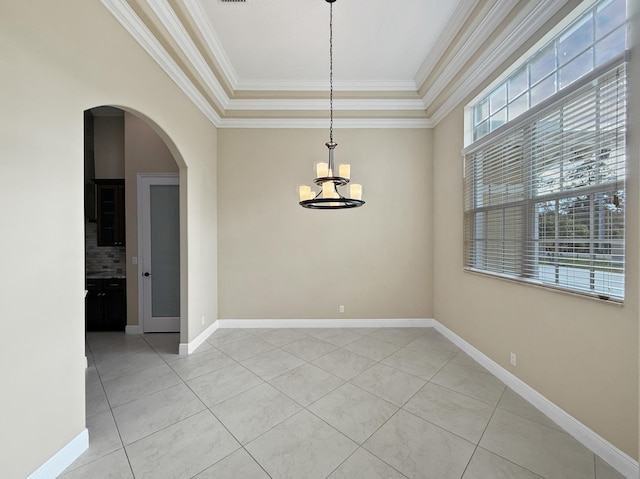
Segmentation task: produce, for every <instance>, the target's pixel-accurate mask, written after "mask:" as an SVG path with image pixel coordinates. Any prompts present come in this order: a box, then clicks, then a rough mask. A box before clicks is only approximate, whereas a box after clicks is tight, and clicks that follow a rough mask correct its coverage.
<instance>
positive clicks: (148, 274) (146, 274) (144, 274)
mask: <svg viewBox="0 0 640 479" xmlns="http://www.w3.org/2000/svg"><path fill="white" fill-rule="evenodd" d="M143 276H151V273H143Z"/></svg>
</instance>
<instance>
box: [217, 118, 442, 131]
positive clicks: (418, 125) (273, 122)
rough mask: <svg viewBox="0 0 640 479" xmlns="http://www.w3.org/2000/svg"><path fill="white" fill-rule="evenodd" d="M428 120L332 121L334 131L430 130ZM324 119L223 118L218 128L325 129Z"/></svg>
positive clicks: (348, 119) (344, 119) (353, 119)
mask: <svg viewBox="0 0 640 479" xmlns="http://www.w3.org/2000/svg"><path fill="white" fill-rule="evenodd" d="M433 126H434V124H433V122H432V121H431V120H430V119H428V118H416V119H411V118H338V119H334V120H333V127H334V129H338V128H344V129H349V128H353V129H375V128H388V129H396V128H407V129H426V128H432V127H433ZM327 127H328V122H327V119H326V118H224V119H222V120H221V122H220V125H219V126H218V128H310V129H311V128H318V129H326V128H327Z"/></svg>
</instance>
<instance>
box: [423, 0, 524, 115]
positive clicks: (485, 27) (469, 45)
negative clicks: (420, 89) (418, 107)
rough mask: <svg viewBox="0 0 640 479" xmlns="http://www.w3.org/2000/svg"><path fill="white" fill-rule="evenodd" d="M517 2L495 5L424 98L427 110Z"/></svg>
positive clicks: (512, 0) (513, 0)
mask: <svg viewBox="0 0 640 479" xmlns="http://www.w3.org/2000/svg"><path fill="white" fill-rule="evenodd" d="M517 3H518V2H517V0H498V1H497V2H496V3H494V4H493V6H492V7H491V9H490V11H489V13H487V15H485V16H484V18H483V19H482V21H481V22H480V24H479V25H478V27H477V28H476V29H475V30H474V31H473V33H472V34H471V35H470V36H469V38H467V40H466V41H465V42H464V44H463V45H462V46H461V47H460V48H459V49H458V51H457V52H456V54H455V56H454V57H453V59H452V60H451V61H450V62H449V63H448V64H447V66H446V68H445V70H444V71H443V72H442V74H441V75H439V76H438V78H437V79H436V81H435V82H434V83H433V85H432V86H431V87H430V88H429V89H428V90H427V92H426V93H425V94H424V96H423V97H422V100H423V102H424V105H425V108H428V107H429V105H431V103H432V102H433V101H434V100H435V99H436V98H437V97H438V96H439V95H440V94H441V93H442V91H443V90H444V89H445V88H446V87H447V86H448V85H450V84H451V82H452V81H454V79H455V78H456V77H457V76H458V75H459V73H460V70H462V68H463V67H464V66H465V65H466V64H467V63H468V62H469V60H470V59H471V58H472V57H473V55H474V54H475V53H476V52H477V50H478V48H479V47H480V46H481V45H482V44H483V43H484V42H485V41H486V40H487V39H488V38H489V36H490V35H491V34H492V33H493V32H494V31H495V29H496V28H497V27H498V26H499V25H500V23H502V21H503V20H504V19H505V18H506V17H507V15H508V14H509V12H511V10H512V9H513V8H514V7H515V6H516V4H517Z"/></svg>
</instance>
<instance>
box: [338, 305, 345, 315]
mask: <svg viewBox="0 0 640 479" xmlns="http://www.w3.org/2000/svg"><path fill="white" fill-rule="evenodd" d="M338 311H339V312H341V313H344V304H341V305H340V306H339V307H338Z"/></svg>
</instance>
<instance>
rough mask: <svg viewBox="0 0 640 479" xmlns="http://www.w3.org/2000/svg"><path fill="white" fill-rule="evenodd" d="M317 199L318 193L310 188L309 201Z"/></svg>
mask: <svg viewBox="0 0 640 479" xmlns="http://www.w3.org/2000/svg"><path fill="white" fill-rule="evenodd" d="M315 197H316V192H315V191H313V190H312V189H311V188H309V195H308V196H307V199H308V200H313V199H314V198H315Z"/></svg>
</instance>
